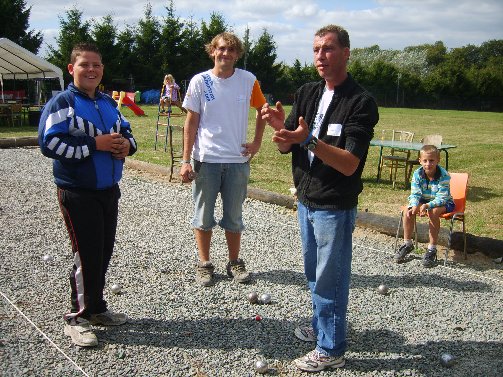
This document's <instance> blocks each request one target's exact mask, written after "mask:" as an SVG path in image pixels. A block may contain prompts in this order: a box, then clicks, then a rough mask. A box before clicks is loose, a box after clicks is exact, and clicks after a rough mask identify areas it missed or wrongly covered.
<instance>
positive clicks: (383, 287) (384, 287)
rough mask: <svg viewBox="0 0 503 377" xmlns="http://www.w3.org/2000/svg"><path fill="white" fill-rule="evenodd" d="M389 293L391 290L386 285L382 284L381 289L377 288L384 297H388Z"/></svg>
mask: <svg viewBox="0 0 503 377" xmlns="http://www.w3.org/2000/svg"><path fill="white" fill-rule="evenodd" d="M388 291H389V289H388V286H387V285H386V284H381V285H380V286H379V287H377V292H379V293H380V294H382V295H387V294H388Z"/></svg>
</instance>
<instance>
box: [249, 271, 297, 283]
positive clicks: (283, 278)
mask: <svg viewBox="0 0 503 377" xmlns="http://www.w3.org/2000/svg"><path fill="white" fill-rule="evenodd" d="M253 278H254V280H265V281H268V282H269V283H272V284H278V285H299V286H304V285H306V277H305V275H304V273H302V272H296V271H291V270H271V271H264V272H254V273H253Z"/></svg>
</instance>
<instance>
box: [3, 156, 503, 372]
mask: <svg viewBox="0 0 503 377" xmlns="http://www.w3.org/2000/svg"><path fill="white" fill-rule="evenodd" d="M0 175H1V177H2V179H1V180H0V195H1V196H0V221H1V226H0V250H1V253H0V271H1V275H0V293H1V297H0V375H1V376H51V377H52V376H82V375H89V376H255V375H258V373H256V372H255V371H254V364H255V361H256V360H257V359H259V358H264V359H266V360H267V361H268V363H269V371H268V375H275V376H302V375H306V374H304V373H301V372H299V371H297V370H296V369H295V367H294V366H293V365H292V363H291V360H292V359H294V358H296V357H298V356H300V355H303V354H305V353H307V352H308V351H310V350H311V349H312V344H306V343H303V342H301V341H298V340H296V339H295V338H294V337H293V329H294V328H295V326H297V325H299V324H305V323H307V322H308V321H309V318H310V309H309V308H310V305H309V302H310V300H309V295H308V291H307V290H306V285H305V280H304V275H303V272H302V271H303V270H302V260H301V258H300V242H299V234H298V229H297V225H296V219H295V216H294V214H293V213H292V211H290V210H287V209H285V208H282V207H278V206H275V205H272V204H268V203H263V202H259V201H255V200H247V201H246V203H245V213H244V218H245V223H246V225H247V230H246V231H245V233H244V235H243V245H242V254H241V255H242V257H243V258H244V259H245V260H246V262H247V265H248V269H249V270H250V271H252V272H253V273H254V280H253V282H252V283H251V284H249V285H237V284H234V283H233V282H232V281H231V280H229V279H228V278H227V277H226V276H225V263H226V247H225V237H224V234H223V232H222V231H221V230H220V229H216V230H215V232H214V240H213V243H212V258H213V261H214V264H215V266H216V272H217V274H218V275H217V283H216V285H215V286H213V287H210V288H202V287H199V286H198V285H196V283H195V281H194V263H195V253H194V246H195V245H194V241H193V236H192V231H191V229H190V226H189V220H190V218H191V214H192V205H191V195H190V189H189V187H188V186H181V185H180V184H170V183H167V182H166V181H165V180H164V179H157V178H156V177H152V176H149V175H148V174H145V173H139V172H136V171H130V170H128V171H127V172H126V174H125V177H124V179H123V181H122V183H121V189H122V199H121V204H120V219H119V230H118V234H117V242H116V252H115V254H114V257H113V259H112V263H111V267H110V270H109V274H108V282H107V286H108V288H107V290H106V296H107V300H108V302H109V306H110V308H111V309H113V310H115V311H123V312H125V313H127V314H128V315H129V316H130V318H131V320H130V322H129V323H128V324H126V325H124V326H120V327H117V328H104V327H96V333H97V335H98V338H99V340H100V343H99V346H98V347H96V348H93V349H85V348H80V347H76V346H74V345H73V344H72V343H71V342H70V340H69V338H67V337H65V336H64V334H63V321H62V314H63V313H64V312H65V311H66V310H67V309H68V308H69V287H68V273H69V270H70V267H71V263H72V262H71V261H72V258H71V252H70V245H69V242H68V239H67V235H66V230H65V229H64V225H63V221H62V219H61V216H60V214H59V210H58V206H57V200H56V196H55V194H56V190H55V186H54V184H53V182H52V173H51V161H50V160H49V159H47V158H44V157H43V156H41V154H40V152H39V151H38V149H35V148H26V149H0ZM219 208H220V207H219ZM219 210H220V209H219ZM393 243H394V239H393V238H390V237H388V236H384V235H381V234H378V233H375V232H371V231H368V230H366V229H357V230H356V232H355V245H354V253H353V275H352V284H351V293H350V305H349V313H348V327H349V328H348V330H349V350H348V352H347V354H346V356H347V363H346V367H345V368H343V369H341V370H334V371H324V372H321V373H319V375H320V376H333V375H337V376H484V377H485V376H501V375H503V331H502V327H503V310H502V302H503V300H502V299H503V274H502V272H503V271H502V269H501V265H495V264H492V263H491V262H490V261H489V263H485V264H484V263H479V264H477V263H467V264H461V263H458V262H454V263H451V264H450V266H449V267H447V268H446V267H443V266H437V267H435V268H432V269H424V268H422V267H421V265H420V256H418V255H416V256H414V258H413V259H412V260H411V261H410V262H409V263H404V264H401V265H395V264H393V263H392V262H391V256H392V248H393ZM44 256H50V257H51V258H52V260H50V261H44ZM470 260H471V261H475V260H476V258H475V257H473V256H469V262H470ZM115 283H118V284H120V285H121V286H122V291H121V293H120V294H113V293H112V292H111V290H110V287H111V286H112V284H115ZM382 283H384V284H387V285H388V287H389V294H388V295H380V294H378V293H377V291H376V288H377V287H378V286H379V285H380V284H382ZM250 291H257V292H259V293H264V292H267V293H270V294H271V296H272V303H271V304H270V305H252V304H250V303H248V301H247V300H246V295H247V293H249V292H250ZM256 315H260V316H262V320H261V321H256V320H255V316H256ZM443 353H449V354H452V355H453V356H454V357H455V360H456V364H455V365H454V366H452V367H451V368H446V367H443V366H442V365H441V363H440V357H441V355H442V354H443Z"/></svg>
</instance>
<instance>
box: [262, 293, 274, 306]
mask: <svg viewBox="0 0 503 377" xmlns="http://www.w3.org/2000/svg"><path fill="white" fill-rule="evenodd" d="M260 302H261V303H262V304H266V305H267V304H270V303H271V295H270V294H269V293H262V294H261V295H260Z"/></svg>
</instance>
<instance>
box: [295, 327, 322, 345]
mask: <svg viewBox="0 0 503 377" xmlns="http://www.w3.org/2000/svg"><path fill="white" fill-rule="evenodd" d="M294 334H295V336H296V337H297V338H299V339H300V340H303V341H304V342H316V340H317V337H316V334H315V333H314V330H313V328H312V327H311V326H304V327H300V326H299V327H296V328H295V331H294Z"/></svg>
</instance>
